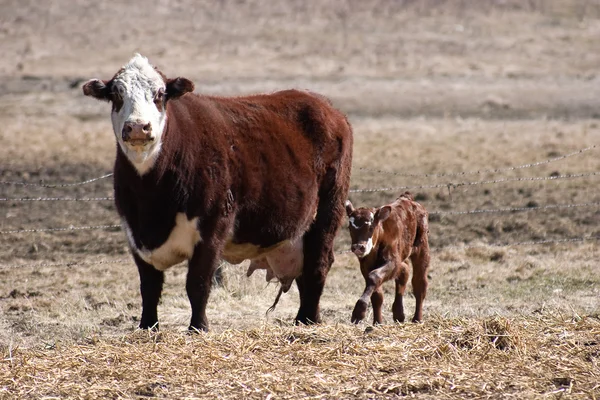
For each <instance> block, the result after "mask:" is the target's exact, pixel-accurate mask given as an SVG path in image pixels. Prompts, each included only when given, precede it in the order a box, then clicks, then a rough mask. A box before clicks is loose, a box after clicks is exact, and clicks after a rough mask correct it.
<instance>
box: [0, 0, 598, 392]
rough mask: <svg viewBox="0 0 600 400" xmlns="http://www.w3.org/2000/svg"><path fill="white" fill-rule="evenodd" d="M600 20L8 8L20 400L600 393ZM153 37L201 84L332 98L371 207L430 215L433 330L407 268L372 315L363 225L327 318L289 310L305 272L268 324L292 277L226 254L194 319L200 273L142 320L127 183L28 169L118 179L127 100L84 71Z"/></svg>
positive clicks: (350, 5)
mask: <svg viewBox="0 0 600 400" xmlns="http://www.w3.org/2000/svg"><path fill="white" fill-rule="evenodd" d="M599 37H600V1H598V0H581V1H579V0H529V1H517V0H504V1H499V0H498V1H495V0H482V1H477V2H468V1H464V0H423V1H414V0H398V1H393V0H369V1H364V2H363V1H354V0H347V1H341V0H340V1H333V0H331V1H324V2H320V1H317V0H310V1H306V2H305V1H301V0H291V1H285V2H284V1H278V2H262V1H259V0H246V1H234V0H224V1H219V2H217V1H201V2H195V1H191V0H152V1H149V2H142V1H140V0H133V1H128V2H118V3H108V2H96V1H90V0H80V1H70V0H57V1H53V2H48V3H47V4H46V3H44V5H43V6H42V5H41V3H39V2H35V1H23V0H0V48H1V49H2V53H3V57H2V58H0V200H1V201H0V354H1V355H2V360H1V361H0V362H1V364H0V398H7V399H8V398H151V397H158V398H232V399H233V398H262V399H266V398H270V399H276V398H395V397H400V396H405V395H406V396H411V397H417V398H451V399H452V398H456V399H458V398H482V397H485V398H582V399H583V398H599V397H600V266H599V261H600V241H599V240H598V239H599V238H600V206H599V205H600V185H599V183H598V182H599V179H600V156H599V154H600V147H599V146H600V52H599V51H598V49H599V48H600V47H598V38H599ZM134 52H140V53H142V54H143V55H145V56H147V57H149V59H150V61H151V62H152V63H154V64H155V65H157V66H158V67H159V68H160V69H161V70H162V71H163V72H165V73H166V74H167V75H168V76H171V77H175V76H185V77H187V78H190V79H192V80H193V81H194V82H195V84H196V91H197V92H201V93H210V94H222V95H235V94H243V93H254V92H269V91H274V90H278V89H285V88H290V87H294V88H300V89H310V90H313V91H316V92H319V93H322V94H324V95H326V96H328V97H330V98H331V99H332V101H333V102H334V104H335V105H336V106H337V107H339V108H340V109H341V110H343V111H344V112H345V113H347V115H348V117H349V120H350V122H351V123H352V125H353V128H354V133H355V147H354V163H353V174H352V181H351V188H352V189H353V191H352V193H350V199H351V200H352V202H353V204H354V205H355V206H361V205H370V206H375V205H377V206H379V205H382V204H384V203H386V202H390V201H392V200H393V199H395V197H397V196H398V194H400V193H402V192H403V191H404V190H410V191H411V192H412V193H413V194H414V195H415V196H416V198H417V199H418V201H420V202H422V203H423V204H424V205H425V207H426V208H427V209H428V210H429V212H430V244H431V247H432V266H431V270H430V273H429V277H430V286H429V292H428V295H427V298H426V300H425V304H424V322H423V323H422V324H410V323H407V324H393V323H392V321H391V309H390V308H391V302H392V298H393V297H392V296H393V292H392V290H393V285H392V284H391V283H388V284H387V285H386V286H385V297H384V320H385V324H384V325H383V326H376V327H372V326H370V325H369V324H360V325H358V326H354V325H351V324H350V322H349V320H350V315H351V311H352V308H353V306H354V303H355V302H356V300H357V299H358V297H359V296H360V294H361V293H362V290H363V285H364V282H363V280H362V277H361V276H360V272H359V270H358V262H357V260H356V258H355V257H354V256H353V255H352V254H348V253H347V252H345V251H346V250H348V249H349V238H348V234H347V231H346V227H345V226H342V229H341V230H340V234H339V236H338V239H337V242H336V251H337V254H336V261H335V263H334V265H333V267H332V269H331V272H330V273H329V277H328V280H327V284H326V287H325V291H324V294H323V297H322V301H321V314H322V318H323V324H321V325H319V326H310V327H304V326H299V327H294V326H292V325H291V322H292V320H293V318H294V316H295V313H296V311H297V307H298V294H297V290H296V288H295V287H293V288H292V289H291V290H290V292H289V293H287V294H285V295H284V296H282V299H281V301H280V303H279V305H278V306H277V308H276V309H275V311H274V312H273V313H271V314H269V315H265V311H266V310H267V308H268V307H269V306H270V305H271V303H272V301H273V299H274V298H275V295H276V293H277V290H278V287H277V285H275V284H270V285H267V283H266V282H265V281H264V272H263V271H257V272H255V273H254V275H253V276H252V277H250V278H247V277H246V276H245V270H246V268H247V265H246V264H244V265H242V266H233V265H227V264H224V265H223V266H222V267H223V276H224V284H223V286H222V287H218V288H215V289H214V290H213V292H212V294H211V298H210V301H209V309H208V318H209V321H210V323H211V332H210V333H208V334H200V335H188V334H187V333H186V332H185V328H186V327H187V325H188V322H189V321H188V318H189V315H190V310H189V303H188V300H187V297H186V294H185V283H184V282H185V273H186V267H185V266H184V265H179V266H176V267H173V268H172V269H170V270H169V271H168V272H167V274H166V284H165V290H164V293H163V297H162V302H161V304H160V306H159V319H160V323H161V332H160V333H148V332H142V331H138V330H136V329H135V327H136V326H137V324H138V318H139V316H140V313H141V299H140V296H139V281H138V276H137V270H136V268H135V266H134V264H133V261H132V260H131V257H130V256H129V255H128V251H127V244H126V239H125V235H124V234H123V232H121V231H120V229H119V228H118V227H113V225H118V224H119V221H118V218H117V215H116V211H115V209H114V206H113V204H112V202H111V201H110V200H102V199H103V198H107V197H110V196H112V180H111V178H110V177H108V178H104V179H99V180H95V181H93V182H90V183H87V184H84V185H72V186H64V187H55V188H48V187H39V186H24V185H17V184H10V182H20V183H30V184H34V183H40V182H44V183H49V184H52V183H77V182H81V181H84V180H87V179H91V178H96V177H101V176H103V175H105V174H107V173H110V172H111V167H112V163H113V161H114V153H115V148H114V147H115V143H114V138H113V134H112V128H111V125H110V118H109V112H110V107H109V106H108V105H107V104H102V103H100V102H97V101H94V100H92V99H89V98H85V97H84V96H83V94H82V92H81V88H80V87H81V84H82V83H83V82H84V81H85V80H87V79H89V78H96V77H97V78H103V79H108V78H110V77H111V76H112V75H113V74H114V73H115V72H116V71H117V70H118V68H119V67H120V66H121V65H122V64H124V63H125V62H126V61H127V60H128V59H129V58H130V57H131V56H132V55H133V53H134ZM365 189H376V190H375V191H364V190H365ZM384 189H385V190H384ZM388 189H389V190H388ZM37 198H42V199H44V200H32V199H37ZM56 198H61V199H63V200H56ZM65 198H71V199H73V198H79V199H82V198H84V199H88V200H90V201H64V199H65ZM507 209H512V210H507ZM77 227H84V228H87V229H71V228H77ZM99 227H101V228H99ZM63 228H67V230H56V229H63ZM43 229H53V230H49V231H35V232H26V231H25V230H43ZM409 291H410V287H409ZM406 303H407V304H406V311H407V315H408V316H412V313H413V311H414V299H413V298H412V296H411V295H410V294H408V295H407V301H406ZM368 318H371V316H370V315H369V316H368Z"/></svg>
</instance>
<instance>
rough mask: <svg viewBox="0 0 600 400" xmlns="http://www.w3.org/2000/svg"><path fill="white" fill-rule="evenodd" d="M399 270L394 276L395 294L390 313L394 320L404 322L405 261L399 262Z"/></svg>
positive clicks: (406, 275) (406, 280)
mask: <svg viewBox="0 0 600 400" xmlns="http://www.w3.org/2000/svg"><path fill="white" fill-rule="evenodd" d="M399 269H400V271H399V273H398V276H397V277H396V296H395V298H394V304H393V305H392V315H393V316H394V322H404V319H405V317H404V303H403V301H402V298H403V296H404V292H405V291H406V283H407V282H408V264H407V263H406V262H402V263H400V267H399Z"/></svg>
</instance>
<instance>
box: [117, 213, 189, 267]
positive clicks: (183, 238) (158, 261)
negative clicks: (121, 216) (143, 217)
mask: <svg viewBox="0 0 600 400" xmlns="http://www.w3.org/2000/svg"><path fill="white" fill-rule="evenodd" d="M123 226H124V228H125V232H126V233H127V239H128V240H129V245H130V246H131V248H132V249H133V251H135V252H136V254H137V255H138V256H140V258H141V259H142V260H144V261H146V262H147V263H148V264H150V265H152V266H154V268H156V269H158V270H159V271H164V270H166V269H167V268H169V267H172V266H173V265H175V264H179V263H180V262H182V261H185V260H189V259H190V258H191V257H192V254H193V253H194V247H195V246H196V244H198V242H200V240H201V237H200V232H199V231H198V217H196V218H193V219H187V216H186V215H185V214H184V213H177V214H176V215H175V225H174V226H173V230H171V233H170V234H169V237H168V238H167V240H166V241H165V242H164V243H163V244H162V245H160V247H158V248H156V249H153V250H148V249H146V248H145V247H142V248H141V249H138V248H137V247H136V245H135V241H134V240H133V233H132V232H131V229H130V228H129V226H128V225H127V222H125V221H123Z"/></svg>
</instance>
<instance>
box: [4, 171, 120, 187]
mask: <svg viewBox="0 0 600 400" xmlns="http://www.w3.org/2000/svg"><path fill="white" fill-rule="evenodd" d="M111 176H113V174H112V173H110V174H106V175H102V176H99V177H97V178H92V179H88V180H85V181H82V182H73V183H33V182H12V181H0V185H15V186H37V187H44V188H64V187H71V186H81V185H87V184H88V183H92V182H96V181H99V180H102V179H105V178H109V177H111Z"/></svg>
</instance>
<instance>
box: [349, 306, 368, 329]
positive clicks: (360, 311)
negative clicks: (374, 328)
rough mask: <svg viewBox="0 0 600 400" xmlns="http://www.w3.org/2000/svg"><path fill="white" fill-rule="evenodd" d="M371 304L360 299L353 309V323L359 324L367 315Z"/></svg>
mask: <svg viewBox="0 0 600 400" xmlns="http://www.w3.org/2000/svg"><path fill="white" fill-rule="evenodd" d="M368 307H369V305H368V304H367V302H366V301H362V300H358V301H357V302H356V305H355V306H354V311H352V323H354V324H358V323H359V322H360V321H362V320H363V319H365V317H366V316H367V308H368Z"/></svg>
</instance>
